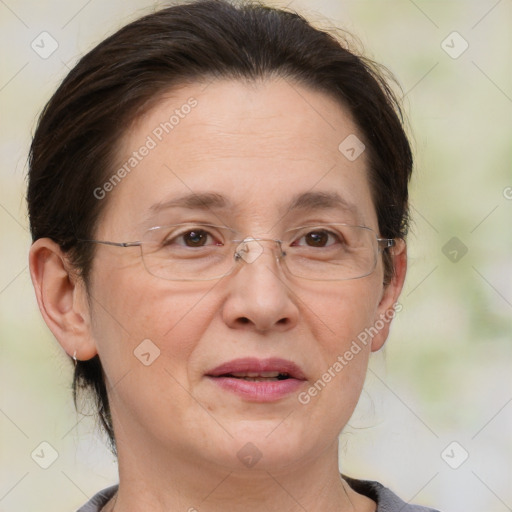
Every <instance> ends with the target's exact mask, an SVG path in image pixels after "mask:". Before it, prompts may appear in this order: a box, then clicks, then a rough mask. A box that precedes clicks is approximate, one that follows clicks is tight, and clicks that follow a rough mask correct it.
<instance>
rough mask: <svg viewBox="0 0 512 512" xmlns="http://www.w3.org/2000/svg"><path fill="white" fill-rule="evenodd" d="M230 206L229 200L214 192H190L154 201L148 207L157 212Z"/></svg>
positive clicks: (151, 211) (217, 208) (214, 208)
mask: <svg viewBox="0 0 512 512" xmlns="http://www.w3.org/2000/svg"><path fill="white" fill-rule="evenodd" d="M230 206H232V204H231V201H230V200H229V199H228V198H227V197H225V196H223V195H221V194H217V193H215V192H204V193H194V192H192V193H190V194H187V195H185V196H181V197H177V198H175V199H171V200H170V201H164V202H160V203H156V204H154V205H153V206H151V208H149V211H150V213H159V212H161V211H162V210H167V209H169V208H188V209H190V210H220V209H226V208H229V207H230Z"/></svg>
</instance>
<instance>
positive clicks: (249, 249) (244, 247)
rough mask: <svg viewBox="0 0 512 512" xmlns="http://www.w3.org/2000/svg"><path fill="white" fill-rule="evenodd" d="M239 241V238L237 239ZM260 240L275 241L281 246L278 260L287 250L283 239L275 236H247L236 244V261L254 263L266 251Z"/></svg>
mask: <svg viewBox="0 0 512 512" xmlns="http://www.w3.org/2000/svg"><path fill="white" fill-rule="evenodd" d="M236 242H238V240H236ZM260 242H274V243H275V244H276V246H277V247H278V248H279V255H278V256H277V257H276V261H280V260H281V258H283V256H285V254H286V253H285V252H284V251H283V248H282V243H283V241H282V240H278V239H275V238H253V237H246V238H244V239H243V240H242V241H240V242H239V244H238V245H237V246H236V249H235V254H234V258H235V261H240V260H243V261H245V262H246V263H254V262H255V261H256V260H257V259H258V258H259V257H260V256H261V255H262V254H263V251H264V248H263V245H262V244H260Z"/></svg>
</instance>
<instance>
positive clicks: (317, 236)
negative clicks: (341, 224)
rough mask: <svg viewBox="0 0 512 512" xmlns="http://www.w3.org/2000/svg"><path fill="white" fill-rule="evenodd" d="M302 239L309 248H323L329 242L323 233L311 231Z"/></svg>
mask: <svg viewBox="0 0 512 512" xmlns="http://www.w3.org/2000/svg"><path fill="white" fill-rule="evenodd" d="M304 239H305V242H306V244H307V245H309V246H310V247H325V246H326V245H327V244H328V242H329V234H328V233H326V232H325V231H312V232H311V233H308V234H307V235H305V236H304Z"/></svg>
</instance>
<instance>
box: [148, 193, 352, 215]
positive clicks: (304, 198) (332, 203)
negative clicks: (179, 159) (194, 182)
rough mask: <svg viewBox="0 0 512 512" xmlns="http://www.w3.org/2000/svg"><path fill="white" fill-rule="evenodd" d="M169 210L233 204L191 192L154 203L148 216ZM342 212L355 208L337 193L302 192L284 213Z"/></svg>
mask: <svg viewBox="0 0 512 512" xmlns="http://www.w3.org/2000/svg"><path fill="white" fill-rule="evenodd" d="M170 208H187V209H190V210H205V211H206V210H212V211H214V210H227V209H229V208H231V209H232V208H233V203H232V202H231V201H230V200H229V199H228V198H227V197H226V196H224V195H222V194H219V193H216V192H196V193H194V192H192V193H190V194H187V195H184V196H181V197H177V198H174V199H171V200H169V201H163V202H159V203H155V204H154V205H153V206H151V207H150V208H149V212H150V214H156V213H159V212H161V211H162V210H167V209H170ZM334 209H338V210H343V211H346V212H348V213H352V214H355V213H357V211H358V210H357V207H356V206H355V205H354V204H352V203H349V202H348V201H347V200H345V199H344V198H343V197H341V196H340V195H339V194H338V193H337V192H312V191H310V192H303V193H300V194H297V195H295V196H294V197H293V198H292V199H291V201H290V202H289V205H288V207H285V208H283V211H282V212H281V213H284V212H288V213H289V212H293V211H297V210H303V211H311V210H334Z"/></svg>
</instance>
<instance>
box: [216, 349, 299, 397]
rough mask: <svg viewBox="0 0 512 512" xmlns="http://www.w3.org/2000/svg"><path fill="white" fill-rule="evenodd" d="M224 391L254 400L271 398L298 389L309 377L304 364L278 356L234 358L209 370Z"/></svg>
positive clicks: (282, 395)
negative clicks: (302, 365)
mask: <svg viewBox="0 0 512 512" xmlns="http://www.w3.org/2000/svg"><path fill="white" fill-rule="evenodd" d="M206 377H208V378H209V379H210V380H211V381H212V382H214V383H215V384H217V385H218V386H220V388H221V389H222V390H224V391H229V392H231V393H235V394H236V395H238V396H239V397H241V398H243V399H244V400H247V401H252V402H271V401H275V400H279V399H281V398H284V397H285V396H287V395H289V394H290V393H293V392H294V391H297V390H298V389H299V388H300V387H302V386H303V385H304V383H305V381H306V377H305V375H304V373H303V371H302V370H301V368H300V367H299V366H298V365H297V364H295V363H294V362H292V361H288V360H286V359H279V358H271V359H257V358H244V359H235V360H233V361H229V362H227V363H224V364H221V365H220V366H217V367H216V368H214V369H212V370H209V371H208V372H207V373H206Z"/></svg>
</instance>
